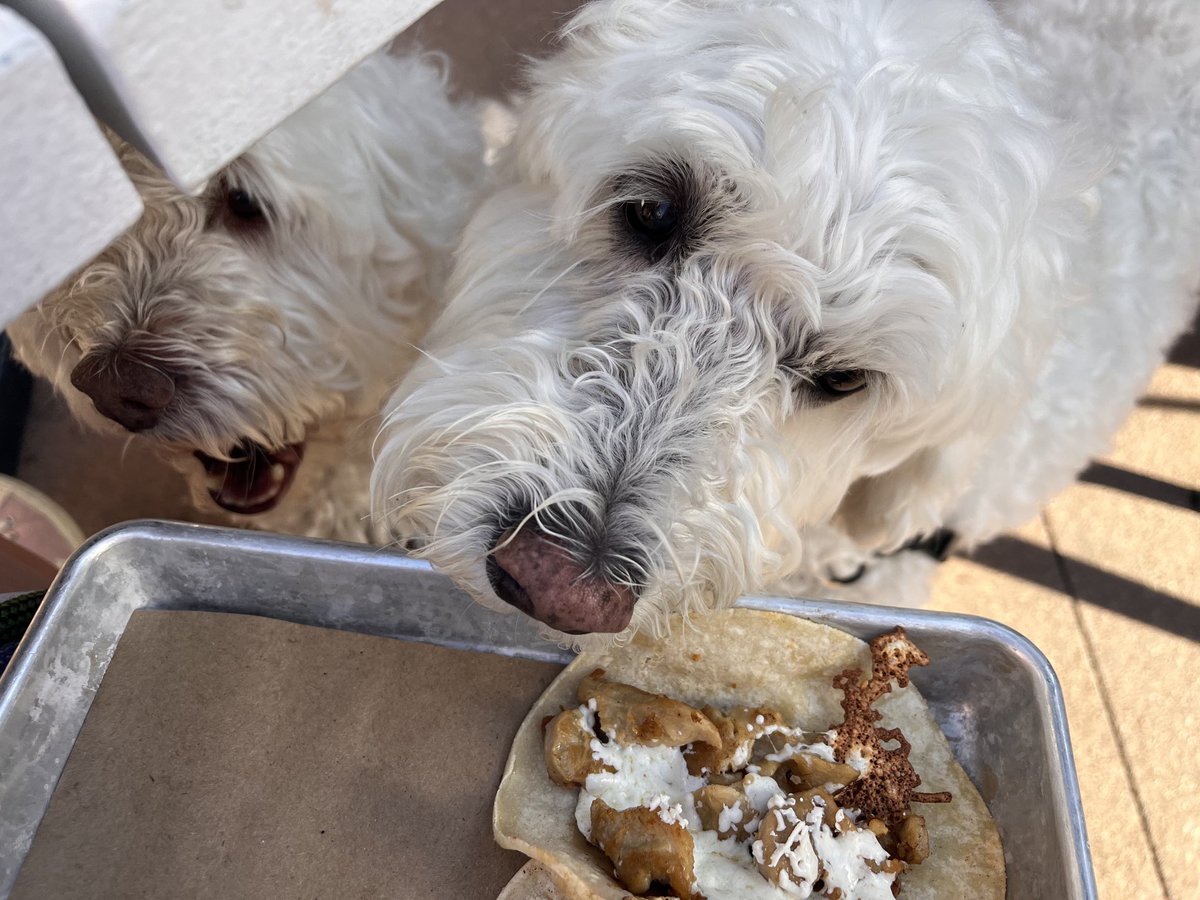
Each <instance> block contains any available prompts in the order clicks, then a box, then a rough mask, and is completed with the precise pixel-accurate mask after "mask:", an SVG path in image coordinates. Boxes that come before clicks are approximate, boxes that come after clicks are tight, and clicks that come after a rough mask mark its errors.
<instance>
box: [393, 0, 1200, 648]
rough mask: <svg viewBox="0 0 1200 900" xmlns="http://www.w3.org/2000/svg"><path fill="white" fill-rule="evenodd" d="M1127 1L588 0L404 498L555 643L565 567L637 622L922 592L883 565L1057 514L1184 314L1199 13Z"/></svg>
mask: <svg viewBox="0 0 1200 900" xmlns="http://www.w3.org/2000/svg"><path fill="white" fill-rule="evenodd" d="M1130 6H1131V4H1128V3H1123V2H1117V0H1099V2H1090V3H1087V4H1080V3H1075V2H1069V0H1019V2H1009V3H1000V4H996V5H995V8H993V7H991V6H989V5H988V4H987V3H985V2H983V0H852V2H842V0H839V2H833V0H805V2H798V0H756V2H732V0H729V2H723V0H682V2H677V3H670V4H666V3H660V2H657V0H615V2H598V3H594V4H591V5H589V6H587V7H585V8H584V9H583V11H582V12H580V13H579V14H578V15H577V16H576V17H575V19H574V20H573V21H572V22H571V23H570V24H569V25H568V26H567V28H566V32H565V38H564V44H563V46H562V47H561V50H560V51H559V52H558V53H557V54H556V55H555V56H554V57H552V58H551V59H549V60H546V61H544V62H541V63H538V64H535V65H534V66H533V68H532V71H531V75H530V81H529V83H530V89H529V92H528V94H527V96H525V97H524V98H523V99H522V101H521V105H520V108H519V109H518V121H517V125H516V129H515V135H514V138H513V142H512V145H511V146H510V148H509V149H508V152H507V154H506V155H505V156H504V157H503V158H502V159H501V161H500V163H499V166H500V168H501V170H502V173H503V184H502V185H501V186H500V187H499V188H498V189H497V190H496V191H495V193H494V194H493V195H492V196H491V197H490V199H489V200H488V201H487V202H486V203H485V204H484V205H483V206H482V207H481V208H480V210H479V211H478V213H477V214H476V215H475V216H474V218H473V219H472V221H471V223H470V225H469V226H468V228H467V231H466V234H465V238H464V241H463V245H462V248H461V251H460V254H459V256H458V259H457V265H456V269H455V272H454V274H453V276H452V279H451V283H450V286H449V294H450V297H449V300H448V303H447V306H446V308H445V310H444V312H443V313H442V314H441V316H440V318H439V319H438V321H437V322H436V324H435V325H434V327H433V329H432V331H431V333H430V336H429V338H428V341H427V344H426V351H427V357H426V358H423V359H422V360H420V361H419V362H418V363H417V364H416V366H415V367H414V368H413V370H412V371H411V373H410V374H409V375H408V377H407V378H406V379H405V381H404V382H403V384H402V385H401V387H400V389H399V390H398V391H397V392H396V393H395V395H394V396H393V397H392V399H391V401H390V403H389V404H388V406H387V410H386V418H385V422H384V426H383V429H382V431H381V434H380V437H379V440H378V442H377V447H376V453H377V463H376V468H375V472H374V477H373V495H374V501H375V504H376V508H377V510H378V511H379V512H380V513H381V515H383V516H385V517H386V518H387V520H388V521H389V522H390V523H392V524H393V525H394V527H395V528H396V529H397V530H398V532H399V533H400V534H402V535H403V536H404V537H405V538H408V539H412V540H413V541H414V542H415V545H416V546H417V547H418V548H419V552H420V553H421V555H423V556H425V557H427V558H429V559H431V560H432V561H433V562H434V563H435V564H436V565H437V566H439V567H440V568H441V569H443V570H445V571H446V572H448V573H449V574H450V575H451V576H452V577H453V578H454V579H455V580H456V581H457V582H458V583H459V584H460V585H462V586H463V587H464V588H466V589H467V590H468V591H470V592H471V593H472V594H473V595H474V596H475V597H476V598H478V599H479V600H480V601H481V602H484V603H487V604H489V605H493V606H497V605H499V606H503V601H502V600H501V598H500V595H499V594H498V593H497V591H500V592H501V594H503V595H504V600H506V601H507V602H508V603H511V604H513V605H516V606H518V608H524V609H525V611H527V612H532V614H534V615H536V616H538V617H539V618H541V619H542V620H543V621H544V622H547V623H548V624H549V625H550V626H552V627H558V628H559V629H560V630H561V631H572V630H588V629H586V628H585V629H579V628H572V627H571V625H572V624H573V623H575V624H577V623H578V622H581V621H591V619H587V618H586V616H585V613H586V614H587V615H591V614H592V612H593V611H591V610H580V609H578V608H572V607H570V606H569V605H568V606H564V605H563V604H562V602H560V600H559V599H557V598H554V597H547V596H543V594H544V593H545V592H544V591H542V592H541V593H539V588H538V585H539V584H540V583H549V582H547V581H546V579H547V578H549V577H550V576H548V575H545V574H544V570H543V568H541V567H540V566H541V562H542V561H543V560H549V559H550V558H551V557H552V556H554V557H556V558H561V559H564V560H567V561H568V562H569V565H571V566H575V567H578V568H579V572H580V574H579V576H578V578H577V579H576V582H577V584H579V585H584V586H586V587H587V591H590V592H591V593H588V594H587V596H588V597H592V596H595V597H600V598H601V600H600V601H597V602H602V603H605V604H615V605H617V606H619V605H620V604H622V603H626V604H628V603H629V601H628V597H629V596H631V595H632V596H634V597H636V606H635V607H633V609H632V613H631V615H632V622H631V626H630V627H631V628H638V627H642V628H650V629H657V628H661V627H662V624H663V621H664V617H663V613H664V612H665V611H667V610H682V611H684V612H688V611H698V610H703V609H707V608H710V607H713V606H720V605H724V604H727V603H729V602H731V601H732V600H734V599H735V598H736V597H737V596H739V595H741V594H744V593H748V592H756V591H763V590H767V589H780V588H782V589H785V590H789V591H796V592H806V593H811V594H818V595H822V596H842V597H850V598H853V599H860V600H870V601H875V602H886V603H919V602H921V601H922V600H923V598H924V597H925V595H926V592H927V584H928V579H929V575H930V573H931V571H932V570H933V567H934V563H933V560H932V559H930V558H928V557H926V556H922V555H920V554H918V553H915V552H900V553H896V554H894V555H884V554H888V553H891V552H892V551H895V550H897V549H898V548H901V547H902V546H903V545H905V543H906V542H908V541H910V540H911V539H913V538H914V537H916V536H919V535H922V534H926V533H929V532H932V531H934V530H936V529H939V528H950V529H953V530H954V531H955V532H956V533H957V535H958V539H959V546H962V547H970V546H972V545H974V544H976V543H978V542H979V541H982V540H986V539H988V538H990V537H992V536H994V535H995V534H997V533H998V532H999V531H1000V530H1002V529H1004V528H1007V527H1010V526H1013V525H1016V524H1019V523H1021V522H1022V521H1024V520H1025V519H1026V518H1027V517H1029V516H1030V515H1032V514H1034V513H1035V512H1036V511H1037V509H1038V508H1039V506H1040V505H1041V504H1042V503H1044V502H1045V501H1046V500H1047V499H1048V498H1049V497H1050V496H1051V495H1052V494H1053V493H1054V492H1055V491H1057V490H1059V489H1061V488H1062V487H1064V486H1065V485H1066V484H1067V483H1068V482H1069V481H1070V480H1071V479H1072V478H1073V477H1074V475H1075V474H1076V473H1077V472H1078V471H1079V470H1080V469H1081V468H1082V467H1083V466H1084V465H1085V464H1086V462H1087V460H1088V458H1089V456H1091V455H1093V454H1096V453H1099V452H1102V451H1103V449H1104V447H1105V445H1106V441H1107V440H1108V438H1109V435H1110V434H1111V433H1112V432H1113V431H1114V429H1115V428H1116V426H1117V424H1118V423H1119V422H1120V421H1121V419H1122V418H1123V417H1124V415H1125V414H1126V413H1127V412H1128V410H1129V409H1130V408H1131V406H1132V404H1133V402H1134V399H1135V398H1136V396H1137V394H1138V393H1139V391H1140V390H1141V389H1142V387H1143V386H1144V384H1145V383H1146V381H1147V379H1148V377H1149V375H1150V373H1151V372H1152V371H1153V369H1154V367H1155V366H1156V365H1157V364H1158V363H1159V362H1160V361H1161V359H1162V356H1163V353H1164V351H1165V349H1166V347H1167V346H1168V345H1169V343H1170V341H1171V340H1172V338H1173V337H1174V336H1175V335H1177V334H1178V333H1179V332H1180V330H1181V329H1182V328H1183V327H1184V325H1185V324H1186V323H1187V322H1188V321H1189V318H1190V316H1191V315H1192V313H1193V312H1194V310H1195V307H1196V301H1195V291H1196V288H1197V285H1198V282H1200V272H1198V264H1197V260H1198V259H1200V254H1198V253H1197V246H1198V240H1197V238H1198V237H1200V233H1198V227H1197V226H1198V221H1197V210H1198V209H1200V190H1198V181H1197V166H1198V160H1200V102H1198V101H1200V96H1198V90H1200V88H1198V87H1197V86H1198V85H1200V29H1198V28H1197V25H1198V18H1200V12H1198V11H1197V10H1198V9H1200V8H1198V7H1195V6H1194V5H1189V4H1185V3H1175V2H1169V0H1154V2H1148V3H1142V4H1138V5H1137V9H1136V10H1131V9H1130ZM1083 51H1086V52H1083ZM521 535H524V536H521ZM556 555H557V556H556ZM501 558H502V561H503V565H501V563H500V562H498V561H497V560H499V559H501ZM505 566H507V567H508V568H505ZM860 567H861V569H862V571H863V572H864V573H865V574H864V576H863V577H862V578H860V579H858V580H857V581H855V582H854V583H853V584H851V585H847V586H842V585H839V584H837V583H836V579H838V578H842V580H846V579H845V578H844V576H845V575H846V574H847V573H850V572H854V571H856V570H858V569H859V568H860ZM514 573H515V574H514ZM522 579H524V580H522ZM582 591H583V588H582V587H581V588H580V592H581V593H580V596H581V597H583V596H584V594H583V593H582ZM606 592H607V593H606ZM572 602H574V601H572ZM591 602H592V601H590V600H588V601H585V600H579V601H578V603H577V604H576V606H577V607H578V606H580V605H584V604H586V603H591ZM614 608H615V607H614ZM606 615H608V614H606ZM624 621H627V620H626V619H623V618H622V616H621V614H620V611H619V610H618V611H617V612H613V613H612V614H611V615H608V617H607V618H606V619H604V623H605V627H608V626H609V625H611V626H612V627H611V628H609V629H608V630H617V628H618V626H622V623H623V622H624ZM627 633H628V632H626V634H627ZM560 636H561V635H560ZM565 639H566V640H573V641H577V642H578V641H580V640H582V641H588V640H596V639H588V638H570V637H568V638H565Z"/></svg>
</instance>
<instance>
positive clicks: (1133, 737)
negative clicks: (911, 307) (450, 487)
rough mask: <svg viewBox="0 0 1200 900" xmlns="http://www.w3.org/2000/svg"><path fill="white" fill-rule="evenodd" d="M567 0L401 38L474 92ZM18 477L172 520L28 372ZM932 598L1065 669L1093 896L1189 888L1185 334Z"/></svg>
mask: <svg viewBox="0 0 1200 900" xmlns="http://www.w3.org/2000/svg"><path fill="white" fill-rule="evenodd" d="M572 5H573V4H572V3H570V2H569V0H561V2H555V0H492V2H490V3H479V2H478V0H447V2H445V3H444V4H443V5H442V6H441V7H440V8H439V9H437V10H435V11H434V12H433V13H431V14H430V15H429V16H427V17H426V19H425V20H423V21H422V22H421V23H418V25H417V26H416V27H415V28H414V29H413V30H411V31H410V32H409V33H408V34H407V35H406V36H405V37H404V38H403V39H402V40H404V41H407V40H412V39H413V38H414V37H415V39H417V40H418V41H420V42H421V43H422V44H423V45H425V46H427V47H430V48H432V49H440V50H445V51H446V52H447V53H448V54H449V55H450V56H451V57H452V58H453V59H454V62H455V65H456V69H457V72H458V73H459V76H458V80H459V82H460V83H461V84H462V85H463V86H464V87H465V89H467V90H468V91H470V92H473V93H477V94H481V95H487V94H495V93H497V92H498V91H500V90H502V89H504V88H506V87H508V86H510V85H512V84H513V83H514V77H513V71H514V68H513V60H514V59H515V57H516V56H517V55H519V54H524V53H536V52H538V51H539V50H540V49H541V48H542V47H544V46H545V45H544V42H542V40H541V39H542V38H543V37H544V36H545V35H547V34H548V33H549V32H550V31H551V30H552V29H553V28H554V26H555V23H556V22H557V21H559V20H560V15H559V10H562V9H566V8H568V7H570V6H572ZM19 474H20V476H21V477H22V478H24V479H25V480H27V481H28V482H30V483H31V484H33V485H35V486H37V487H40V488H41V489H42V490H44V491H46V493H48V494H49V495H50V496H52V497H53V498H54V499H56V500H58V501H59V502H60V503H61V504H62V505H63V506H64V507H66V509H67V510H68V511H69V512H70V513H71V514H72V515H74V516H75V517H76V519H77V521H78V522H79V524H80V525H81V526H82V527H83V528H84V530H85V531H87V532H89V533H90V532H92V531H95V530H97V529H99V528H101V527H104V526H105V525H108V524H111V523H113V522H118V521H122V520H124V519H128V518H135V517H141V516H148V515H149V516H161V517H183V516H186V515H187V514H188V505H187V502H186V497H185V496H184V493H183V489H182V481H181V479H180V478H179V477H178V476H177V475H176V474H175V473H173V472H171V471H170V470H167V469H164V468H163V467H162V465H161V464H159V463H157V461H156V460H155V459H154V458H153V457H152V456H150V455H149V454H147V453H146V452H145V451H143V450H142V449H141V448H139V447H138V446H136V445H135V444H129V445H128V446H126V444H125V443H124V442H108V441H102V440H99V439H97V438H95V437H93V436H84V435H82V434H81V433H80V432H79V431H78V429H77V428H76V427H75V426H74V425H73V423H71V422H70V420H69V419H68V417H67V415H66V412H65V410H64V409H63V408H62V407H61V405H60V404H59V403H58V402H57V401H56V400H54V398H53V397H51V396H50V394H49V392H48V391H47V390H45V389H44V387H43V386H39V390H38V393H37V394H36V396H35V398H34V406H33V411H32V420H31V422H30V425H29V430H28V433H27V437H26V443H25V450H24V454H23V458H22V461H21V468H20V471H19ZM933 605H934V606H935V607H936V608H938V609H945V610H956V611H965V612H970V613H975V614H978V615H983V616H987V617H990V618H993V619H997V620H999V621H1001V622H1005V623H1007V624H1009V625H1011V626H1013V627H1014V628H1016V629H1017V630H1018V631H1020V632H1022V633H1024V634H1025V635H1027V636H1028V637H1029V638H1030V639H1032V640H1033V641H1034V642H1035V643H1036V644H1037V645H1038V646H1039V647H1041V648H1042V650H1043V651H1045V653H1046V655H1047V656H1049V658H1050V661H1051V662H1052V663H1053V665H1054V667H1055V670H1056V671H1057V672H1058V675H1059V678H1060V679H1061V681H1062V684H1063V691H1064V693H1065V695H1066V700H1067V707H1068V714H1069V716H1070V725H1071V734H1072V738H1073V743H1074V746H1075V756H1076V761H1077V763H1078V768H1079V777H1080V781H1081V786H1082V790H1083V802H1084V808H1085V812H1086V815H1087V819H1088V829H1089V833H1090V835H1091V841H1092V850H1093V854H1094V858H1095V866H1096V875H1097V878H1098V880H1099V884H1100V893H1101V896H1102V897H1105V898H1113V900H1116V898H1118V897H1129V896H1134V897H1138V898H1141V900H1151V898H1153V900H1157V898H1170V900H1191V898H1196V897H1200V850H1198V849H1197V847H1198V846H1200V763H1198V762H1197V760H1198V759H1200V753H1197V751H1196V749H1195V745H1196V734H1197V732H1198V731H1200V691H1197V688H1196V685H1195V680H1196V679H1197V678H1198V677H1200V333H1196V332H1193V333H1192V334H1191V335H1190V336H1189V337H1187V338H1186V339H1185V340H1184V341H1183V342H1182V343H1181V344H1180V345H1179V346H1178V347H1177V348H1176V351H1175V352H1174V353H1173V354H1172V357H1171V360H1170V361H1169V362H1168V364H1166V365H1165V366H1163V368H1162V369H1161V370H1160V371H1159V372H1158V374H1157V375H1156V377H1155V379H1154V381H1153V383H1152V384H1151V385H1150V388H1149V390H1148V392H1147V394H1146V396H1145V397H1144V398H1143V400H1142V401H1141V403H1140V404H1139V405H1138V407H1137V409H1136V410H1135V412H1134V413H1133V414H1132V415H1131V416H1130V418H1129V420H1128V422H1126V424H1125V426H1124V428H1123V429H1122V430H1121V432H1120V433H1119V434H1118V435H1117V436H1116V439H1115V441H1114V444H1113V449H1112V452H1111V453H1110V454H1109V455H1108V456H1105V457H1104V458H1102V459H1100V460H1098V461H1097V462H1096V464H1095V465H1094V466H1093V467H1092V468H1091V469H1089V470H1088V472H1086V473H1085V474H1084V476H1083V478H1082V479H1081V480H1080V482H1079V483H1078V484H1076V485H1075V486H1073V487H1072V488H1070V489H1069V490H1067V491H1066V492H1064V493H1063V494H1062V495H1061V496H1059V497H1057V498H1055V499H1054V501H1053V502H1052V503H1051V504H1050V505H1049V506H1048V507H1047V508H1046V510H1045V511H1044V513H1043V514H1042V515H1041V516H1040V517H1039V518H1038V519H1036V520H1035V521H1032V522H1029V523H1027V524H1026V525H1025V526H1024V527H1023V528H1021V529H1019V530H1018V531H1016V532H1014V533H1013V534H1012V535H1010V536H1007V537H1005V538H1002V539H1001V540H999V541H996V542H995V543H993V544H991V545H989V546H988V547H985V548H983V549H982V550H980V551H979V552H977V553H976V554H975V555H974V556H973V557H972V558H971V559H966V558H954V559H951V560H950V561H949V562H947V563H946V564H945V566H944V567H943V570H942V572H941V575H940V577H939V579H938V581H937V584H936V588H935V592H934V599H933Z"/></svg>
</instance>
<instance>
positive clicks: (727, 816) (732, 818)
mask: <svg viewBox="0 0 1200 900" xmlns="http://www.w3.org/2000/svg"><path fill="white" fill-rule="evenodd" d="M742 815H743V813H742V808H741V807H740V806H738V805H737V804H736V803H735V804H733V806H723V807H721V812H720V813H718V814H717V831H719V832H724V833H726V834H728V833H729V832H731V831H733V830H734V829H735V828H737V827H738V825H739V824H741V821H742Z"/></svg>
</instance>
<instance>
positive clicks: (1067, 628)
mask: <svg viewBox="0 0 1200 900" xmlns="http://www.w3.org/2000/svg"><path fill="white" fill-rule="evenodd" d="M933 605H934V606H935V607H936V608H938V609H947V610H950V609H952V610H958V611H964V612H972V613H976V614H978V615H983V616H988V617H989V618H992V619H997V620H999V621H1001V622H1004V623H1006V624H1008V625H1011V626H1012V627H1014V628H1016V629H1017V630H1018V631H1020V632H1022V633H1024V634H1025V635H1026V636H1028V637H1029V638H1030V639H1031V640H1033V641H1034V642H1035V643H1036V644H1037V645H1038V646H1039V647H1041V648H1042V650H1043V651H1044V652H1045V653H1046V655H1047V656H1048V657H1049V658H1050V661H1051V663H1052V664H1053V665H1054V668H1055V670H1056V671H1057V672H1058V676H1059V679H1060V680H1061V681H1062V685H1063V693H1064V694H1065V696H1066V701H1067V713H1068V716H1069V718H1070V724H1071V737H1072V742H1073V744H1074V747H1075V759H1076V762H1077V764H1078V768H1079V779H1080V785H1081V790H1082V792H1083V805H1084V811H1085V814H1086V817H1087V822H1088V832H1089V836H1090V838H1091V843H1092V853H1093V856H1094V860H1095V866H1096V877H1097V880H1098V882H1099V886H1100V895H1101V897H1104V898H1113V900H1115V898H1118V897H1131V896H1133V897H1138V898H1147V900H1149V898H1155V900H1157V898H1170V900H1191V898H1196V897H1200V849H1198V844H1200V752H1197V750H1196V749H1195V745H1196V738H1195V736H1196V732H1197V729H1200V691H1198V690H1197V685H1196V681H1197V679H1198V678H1200V334H1196V333H1193V334H1192V335H1189V336H1188V337H1187V338H1186V339H1185V340H1184V342H1183V343H1182V344H1181V345H1180V346H1179V347H1177V348H1176V351H1175V353H1173V354H1172V361H1171V362H1170V363H1168V364H1167V365H1165V366H1164V367H1163V368H1162V369H1161V370H1160V371H1159V372H1158V374H1157V375H1156V376H1155V379H1154V382H1153V383H1152V384H1151V386H1150V389H1149V392H1148V393H1147V395H1146V397H1145V398H1144V399H1143V400H1142V401H1141V403H1140V404H1139V406H1138V408H1137V410H1136V411H1135V412H1134V413H1133V415H1132V416H1130V418H1129V420H1128V421H1127V422H1126V423H1125V426H1124V428H1123V429H1122V430H1121V432H1120V434H1119V435H1117V438H1116V440H1115V442H1114V447H1113V450H1112V452H1111V453H1110V454H1109V455H1108V456H1106V457H1104V458H1103V459H1102V460H1099V461H1098V462H1097V463H1096V464H1095V465H1094V466H1093V467H1092V468H1091V469H1090V470H1089V471H1088V472H1087V473H1085V475H1084V477H1083V479H1081V481H1080V483H1078V484H1076V485H1074V486H1073V487H1071V488H1070V489H1069V490H1067V491H1065V492H1064V493H1063V494H1062V495H1060V496H1059V497H1057V498H1056V499H1055V500H1054V502H1052V503H1051V504H1050V506H1049V507H1048V508H1047V509H1046V510H1045V512H1044V513H1043V515H1042V516H1041V517H1040V518H1039V519H1038V520H1036V521H1034V522H1030V523H1029V524H1028V525H1026V526H1025V527H1024V528H1022V529H1021V530H1019V531H1018V532H1016V533H1015V534H1013V535H1012V536H1010V537H1007V538H1004V539H1002V540H1000V541H997V542H995V543H993V544H992V545H989V546H988V547H986V548H983V549H982V550H980V551H979V552H978V553H976V554H975V556H974V558H972V559H970V560H967V559H952V560H950V561H949V562H948V563H947V564H946V565H945V567H944V570H943V571H942V573H941V575H940V577H939V579H938V581H937V584H936V586H935V591H934V600H933Z"/></svg>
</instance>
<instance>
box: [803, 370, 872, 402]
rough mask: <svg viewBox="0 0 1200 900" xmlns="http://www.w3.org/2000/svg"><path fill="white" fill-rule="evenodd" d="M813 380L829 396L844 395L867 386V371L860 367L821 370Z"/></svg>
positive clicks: (856, 391) (854, 392)
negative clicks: (829, 370)
mask: <svg viewBox="0 0 1200 900" xmlns="http://www.w3.org/2000/svg"><path fill="white" fill-rule="evenodd" d="M813 382H814V383H815V384H816V386H817V387H818V388H820V389H821V391H822V392H823V393H825V394H828V395H829V396H830V397H845V396H847V395H849V394H856V393H858V392H859V391H861V390H862V389H863V388H865V387H866V386H867V373H866V372H864V371H863V370H862V369H842V370H839V371H837V372H822V373H821V374H820V375H817V376H814V378H813Z"/></svg>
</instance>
